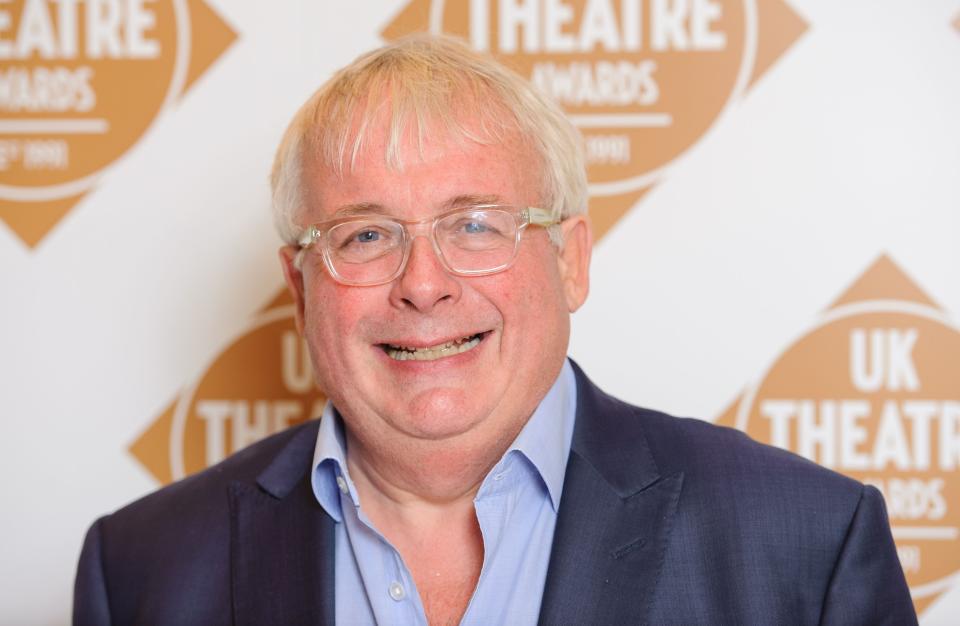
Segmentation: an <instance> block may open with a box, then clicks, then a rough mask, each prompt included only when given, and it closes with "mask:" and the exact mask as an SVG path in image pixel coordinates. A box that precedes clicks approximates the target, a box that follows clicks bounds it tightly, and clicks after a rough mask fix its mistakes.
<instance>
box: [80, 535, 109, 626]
mask: <svg viewBox="0 0 960 626" xmlns="http://www.w3.org/2000/svg"><path fill="white" fill-rule="evenodd" d="M102 521H103V520H102V519H99V520H97V521H96V523H94V525H93V526H91V527H90V530H89V531H87V537H86V539H85V540H84V542H83V550H82V551H81V552H80V564H79V565H78V566H77V578H76V581H75V582H74V588H73V623H74V625H75V626H87V625H88V624H89V625H91V626H92V625H100V624H109V623H110V606H109V604H108V602H107V585H106V579H105V577H104V573H103V558H102V552H101V544H100V541H101V537H100V532H101V531H100V528H101V522H102Z"/></svg>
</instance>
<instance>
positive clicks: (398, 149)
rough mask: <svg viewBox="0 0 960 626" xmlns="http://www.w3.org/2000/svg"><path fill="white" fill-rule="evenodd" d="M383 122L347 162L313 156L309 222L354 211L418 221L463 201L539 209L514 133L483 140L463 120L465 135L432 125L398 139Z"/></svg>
mask: <svg viewBox="0 0 960 626" xmlns="http://www.w3.org/2000/svg"><path fill="white" fill-rule="evenodd" d="M384 118H385V116H380V117H379V118H377V119H374V120H373V123H371V124H369V125H367V126H366V127H365V128H363V130H362V135H360V136H359V137H360V140H359V141H357V142H356V144H355V145H356V150H354V151H352V152H351V154H350V155H349V158H347V155H344V158H343V159H342V160H341V161H340V162H334V163H329V162H324V161H323V160H322V159H321V158H320V154H319V153H314V154H313V155H311V156H312V158H310V159H307V160H306V162H305V167H304V178H305V180H304V183H305V184H304V187H305V192H306V195H307V210H308V211H309V213H310V217H311V218H312V219H326V218H329V217H332V216H333V215H335V214H337V213H338V212H340V211H341V210H343V209H344V207H350V206H353V205H373V206H377V207H378V209H382V210H383V211H384V212H387V213H391V214H392V213H397V214H404V215H407V216H416V217H421V216H422V215H423V214H427V213H432V212H437V211H440V210H443V209H444V208H448V207H449V206H450V205H451V204H452V203H455V202H456V200H457V199H458V198H464V197H477V198H484V199H487V201H490V202H497V203H502V204H523V205H527V204H537V203H539V198H540V195H541V194H540V188H541V179H542V176H541V170H542V168H541V166H540V164H539V162H540V160H539V158H538V156H537V153H536V151H535V150H534V149H533V148H532V147H531V146H530V145H529V142H527V141H525V140H524V139H523V138H521V137H520V135H519V134H518V133H517V132H516V131H512V132H510V133H509V134H505V135H502V136H498V137H493V136H490V135H489V134H487V136H484V130H483V128H482V125H481V124H480V123H478V122H477V121H475V120H466V121H462V122H460V130H462V131H463V132H458V131H457V130H451V128H449V127H446V126H443V125H440V124H437V123H434V124H420V125H416V124H409V125H406V126H404V127H403V129H402V132H401V133H400V134H399V135H396V134H394V133H395V132H396V126H395V125H394V124H391V123H390V121H389V120H387V119H384ZM411 212H419V213H418V214H416V215H413V214H412V213H411ZM408 214H410V215H408Z"/></svg>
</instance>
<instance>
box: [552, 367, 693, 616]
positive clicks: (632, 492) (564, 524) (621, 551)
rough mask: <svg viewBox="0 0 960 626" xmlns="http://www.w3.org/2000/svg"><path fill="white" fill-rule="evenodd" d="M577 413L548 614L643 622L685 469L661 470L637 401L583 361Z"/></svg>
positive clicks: (558, 520) (553, 561)
mask: <svg viewBox="0 0 960 626" xmlns="http://www.w3.org/2000/svg"><path fill="white" fill-rule="evenodd" d="M574 371H575V372H576V374H577V394H578V395H577V397H578V402H577V421H576V425H575V427H574V435H573V442H572V444H571V449H570V458H569V461H568V462H567V472H566V476H565V478H564V485H563V495H562V496H561V499H560V510H559V512H558V517H557V526H556V530H555V532H554V539H553V551H552V553H551V557H550V565H549V568H548V570H547V580H546V585H545V588H544V593H543V601H542V603H541V608H540V623H541V624H544V625H547V626H549V625H552V624H640V623H643V622H644V620H645V619H646V615H647V613H648V612H649V607H650V603H651V601H652V598H653V592H654V589H655V588H656V584H657V581H658V579H659V576H660V570H661V568H662V565H663V560H664V554H665V550H666V544H667V539H668V537H669V533H670V529H671V525H672V522H673V518H674V513H675V512H676V509H677V503H678V501H679V498H680V490H681V488H682V486H683V474H682V473H678V474H674V475H670V476H661V475H660V472H659V470H658V468H657V465H656V463H655V462H654V459H653V456H652V454H651V453H650V449H649V447H648V445H647V441H646V437H645V436H644V434H643V429H642V427H641V424H642V420H641V419H639V418H638V417H637V416H636V415H634V409H633V407H630V406H628V405H626V404H623V403H621V402H619V401H617V400H615V399H613V398H611V397H609V396H606V395H605V394H603V393H602V392H600V391H599V390H598V389H597V388H596V387H594V386H593V384H592V383H591V382H590V381H589V380H587V378H586V376H585V375H584V374H583V372H582V371H581V370H580V368H579V367H576V365H574Z"/></svg>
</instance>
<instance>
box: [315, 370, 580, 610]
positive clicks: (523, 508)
mask: <svg viewBox="0 0 960 626" xmlns="http://www.w3.org/2000/svg"><path fill="white" fill-rule="evenodd" d="M576 406H577V384H576V379H575V377H574V374H573V368H572V367H571V366H570V363H569V362H568V361H565V362H564V364H563V369H562V370H561V372H560V376H559V377H557V380H556V382H554V384H553V386H552V387H551V388H550V391H549V392H547V395H546V396H544V398H543V400H542V401H541V402H540V405H539V406H538V407H537V410H536V411H535V412H534V413H533V416H532V417H531V418H530V420H529V421H528V422H527V424H526V425H525V426H524V427H523V429H522V430H521V431H520V434H519V435H517V438H516V440H515V441H514V442H513V444H512V445H511V446H510V448H509V449H508V450H507V452H506V453H505V454H504V455H503V457H502V458H501V459H500V461H499V462H498V463H497V464H496V465H495V466H494V467H493V469H491V470H490V473H488V474H487V476H486V477H485V478H484V480H483V482H482V483H481V485H480V489H479V490H478V492H477V495H476V497H475V498H474V507H475V509H476V512H477V520H478V522H479V524H480V532H481V534H482V536H483V567H482V569H481V570H480V579H479V581H478V582H477V588H476V589H475V590H474V593H473V597H472V598H471V599H470V604H469V605H468V606H467V610H466V612H465V613H464V615H463V619H462V620H461V622H460V624H461V626H481V625H482V626H490V625H491V624H511V625H516V626H521V625H523V624H531V625H532V624H536V623H537V617H538V616H539V614H540V601H541V597H542V596H543V586H544V582H545V581H546V577H547V566H548V565H549V562H550V548H551V545H552V543H553V531H554V527H555V526H556V521H557V510H558V508H559V506H560V494H561V492H562V491H563V477H564V473H565V470H566V466H567V457H568V456H569V454H570V440H571V438H572V436H573V423H574V417H575V414H576ZM346 458H347V449H346V440H345V439H344V433H343V424H342V422H341V419H340V416H339V415H338V414H337V413H336V411H335V410H334V409H333V406H332V405H331V404H330V403H327V406H326V409H325V410H324V412H323V419H322V421H321V423H320V431H319V434H318V435H317V445H316V448H315V450H314V455H313V467H314V471H313V474H312V476H311V481H312V485H313V493H314V495H316V498H317V501H319V502H320V505H321V506H322V507H323V508H324V510H326V512H327V513H328V514H329V515H330V517H332V518H333V519H334V521H335V522H336V530H335V535H336V554H335V558H336V589H335V598H336V620H337V624H341V625H354V624H357V625H366V624H381V625H386V624H391V625H392V624H404V625H405V624H412V625H414V624H415V625H422V626H427V619H426V615H425V613H424V610H423V604H422V603H421V601H420V595H419V593H417V588H416V585H415V584H414V582H413V578H412V576H411V575H410V572H409V570H408V569H407V567H406V565H405V564H404V562H403V559H402V558H401V557H400V553H399V552H397V550H396V549H395V548H394V547H393V546H392V545H391V544H390V542H389V541H387V540H386V539H385V538H384V537H383V535H381V534H380V532H379V531H378V530H377V529H376V528H375V527H374V526H373V524H372V523H371V522H370V520H369V518H368V517H367V516H366V514H365V513H364V511H363V508H362V507H361V503H360V499H359V497H358V495H357V489H356V487H355V485H354V483H353V481H352V480H351V479H350V473H349V471H348V469H347V463H346ZM318 593H319V592H318Z"/></svg>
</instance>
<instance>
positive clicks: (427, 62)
mask: <svg viewBox="0 0 960 626" xmlns="http://www.w3.org/2000/svg"><path fill="white" fill-rule="evenodd" d="M386 107H389V110H386ZM383 114H387V115H389V117H388V120H389V121H388V137H387V141H386V154H385V155H384V158H385V160H386V163H387V164H388V165H389V166H391V167H395V168H397V169H399V170H402V168H403V163H402V160H401V156H400V155H401V144H402V142H403V141H404V139H405V138H407V137H412V138H413V139H414V140H415V141H416V142H417V145H418V146H419V147H420V148H421V150H422V147H423V141H424V132H425V130H428V129H433V128H436V125H437V124H439V125H440V128H441V129H442V130H444V131H446V132H447V133H448V135H449V136H450V137H452V138H454V139H456V140H458V141H463V140H468V141H474V142H478V143H482V144H498V143H502V142H504V141H506V140H507V139H508V138H512V137H517V136H518V137H519V138H520V140H521V141H522V142H524V143H525V144H527V145H529V146H530V147H531V148H532V149H533V151H534V153H535V154H536V155H537V156H538V157H539V160H540V164H539V165H540V167H541V169H542V172H541V185H542V197H541V203H542V205H543V208H545V209H549V210H551V211H553V212H554V215H557V216H559V217H560V218H561V219H563V218H566V217H568V216H570V215H574V214H578V213H585V212H586V210H587V180H586V169H585V165H584V157H583V148H582V141H581V137H580V134H579V132H578V131H577V130H576V129H575V128H574V126H573V125H572V124H571V123H570V121H569V120H568V119H567V118H566V116H565V115H564V114H563V112H562V111H561V110H560V108H559V107H558V106H557V105H556V104H555V103H554V102H553V101H552V100H550V99H548V98H547V97H546V96H544V95H543V94H541V93H539V92H538V91H537V90H536V89H534V87H533V86H532V85H531V84H530V83H529V82H528V81H526V80H525V79H523V78H522V77H520V76H519V75H518V74H516V73H515V72H513V71H512V70H509V69H507V68H506V67H504V66H503V65H501V64H500V63H497V62H496V61H494V60H493V59H492V58H490V57H488V56H485V55H482V54H479V53H477V52H474V51H473V50H471V49H470V48H469V47H468V46H467V45H466V44H464V43H463V42H461V41H459V40H457V39H454V38H452V37H447V36H436V35H424V34H420V35H414V36H410V37H405V38H403V39H400V40H398V41H396V42H394V43H392V44H390V45H387V46H384V47H382V48H379V49H377V50H374V51H372V52H369V53H367V54H365V55H363V56H361V57H359V58H358V59H356V60H355V61H354V62H353V63H351V64H350V65H348V66H347V67H345V68H343V69H341V70H340V71H339V72H337V73H336V74H335V75H334V76H333V77H332V78H331V79H330V80H329V81H327V82H326V83H325V84H324V85H323V86H322V87H320V89H318V90H317V91H316V92H315V93H314V94H313V95H312V96H311V97H310V98H309V99H308V100H307V101H306V102H305V103H304V104H303V106H301V107H300V110H299V111H298V112H297V114H296V115H295V116H294V118H293V120H292V121H291V123H290V125H289V127H288V128H287V130H286V132H285V133H284V136H283V139H282V141H281V143H280V146H279V148H278V149H277V154H276V157H275V159H274V163H273V171H272V173H271V176H270V184H271V189H272V194H273V195H272V197H273V211H274V222H275V224H276V227H277V230H278V231H279V233H280V236H281V237H282V238H283V240H284V241H286V242H287V243H290V244H292V243H295V242H296V239H297V236H298V235H299V232H300V229H301V228H302V225H300V224H298V221H297V220H298V217H299V215H300V213H301V212H302V211H303V208H304V206H303V205H304V202H305V200H304V196H305V194H304V191H305V188H304V184H303V183H304V181H303V178H304V176H303V169H304V165H305V163H307V162H310V160H311V159H312V160H313V161H312V162H316V163H318V164H320V165H323V166H325V167H328V168H330V169H331V170H332V171H334V172H338V173H342V172H343V171H344V169H345V168H347V167H352V166H353V164H354V163H355V161H356V159H357V156H358V154H359V153H360V151H361V150H362V149H363V145H364V142H365V141H366V139H367V133H368V129H369V127H370V126H371V125H372V122H373V120H375V119H376V118H377V117H378V116H380V115H383ZM468 123H469V124H470V125H469V126H468V125H467V124H468ZM552 230H553V232H552V233H551V235H552V237H553V238H554V240H555V241H556V242H557V243H559V240H558V238H557V237H558V234H559V231H558V230H557V229H552Z"/></svg>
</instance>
